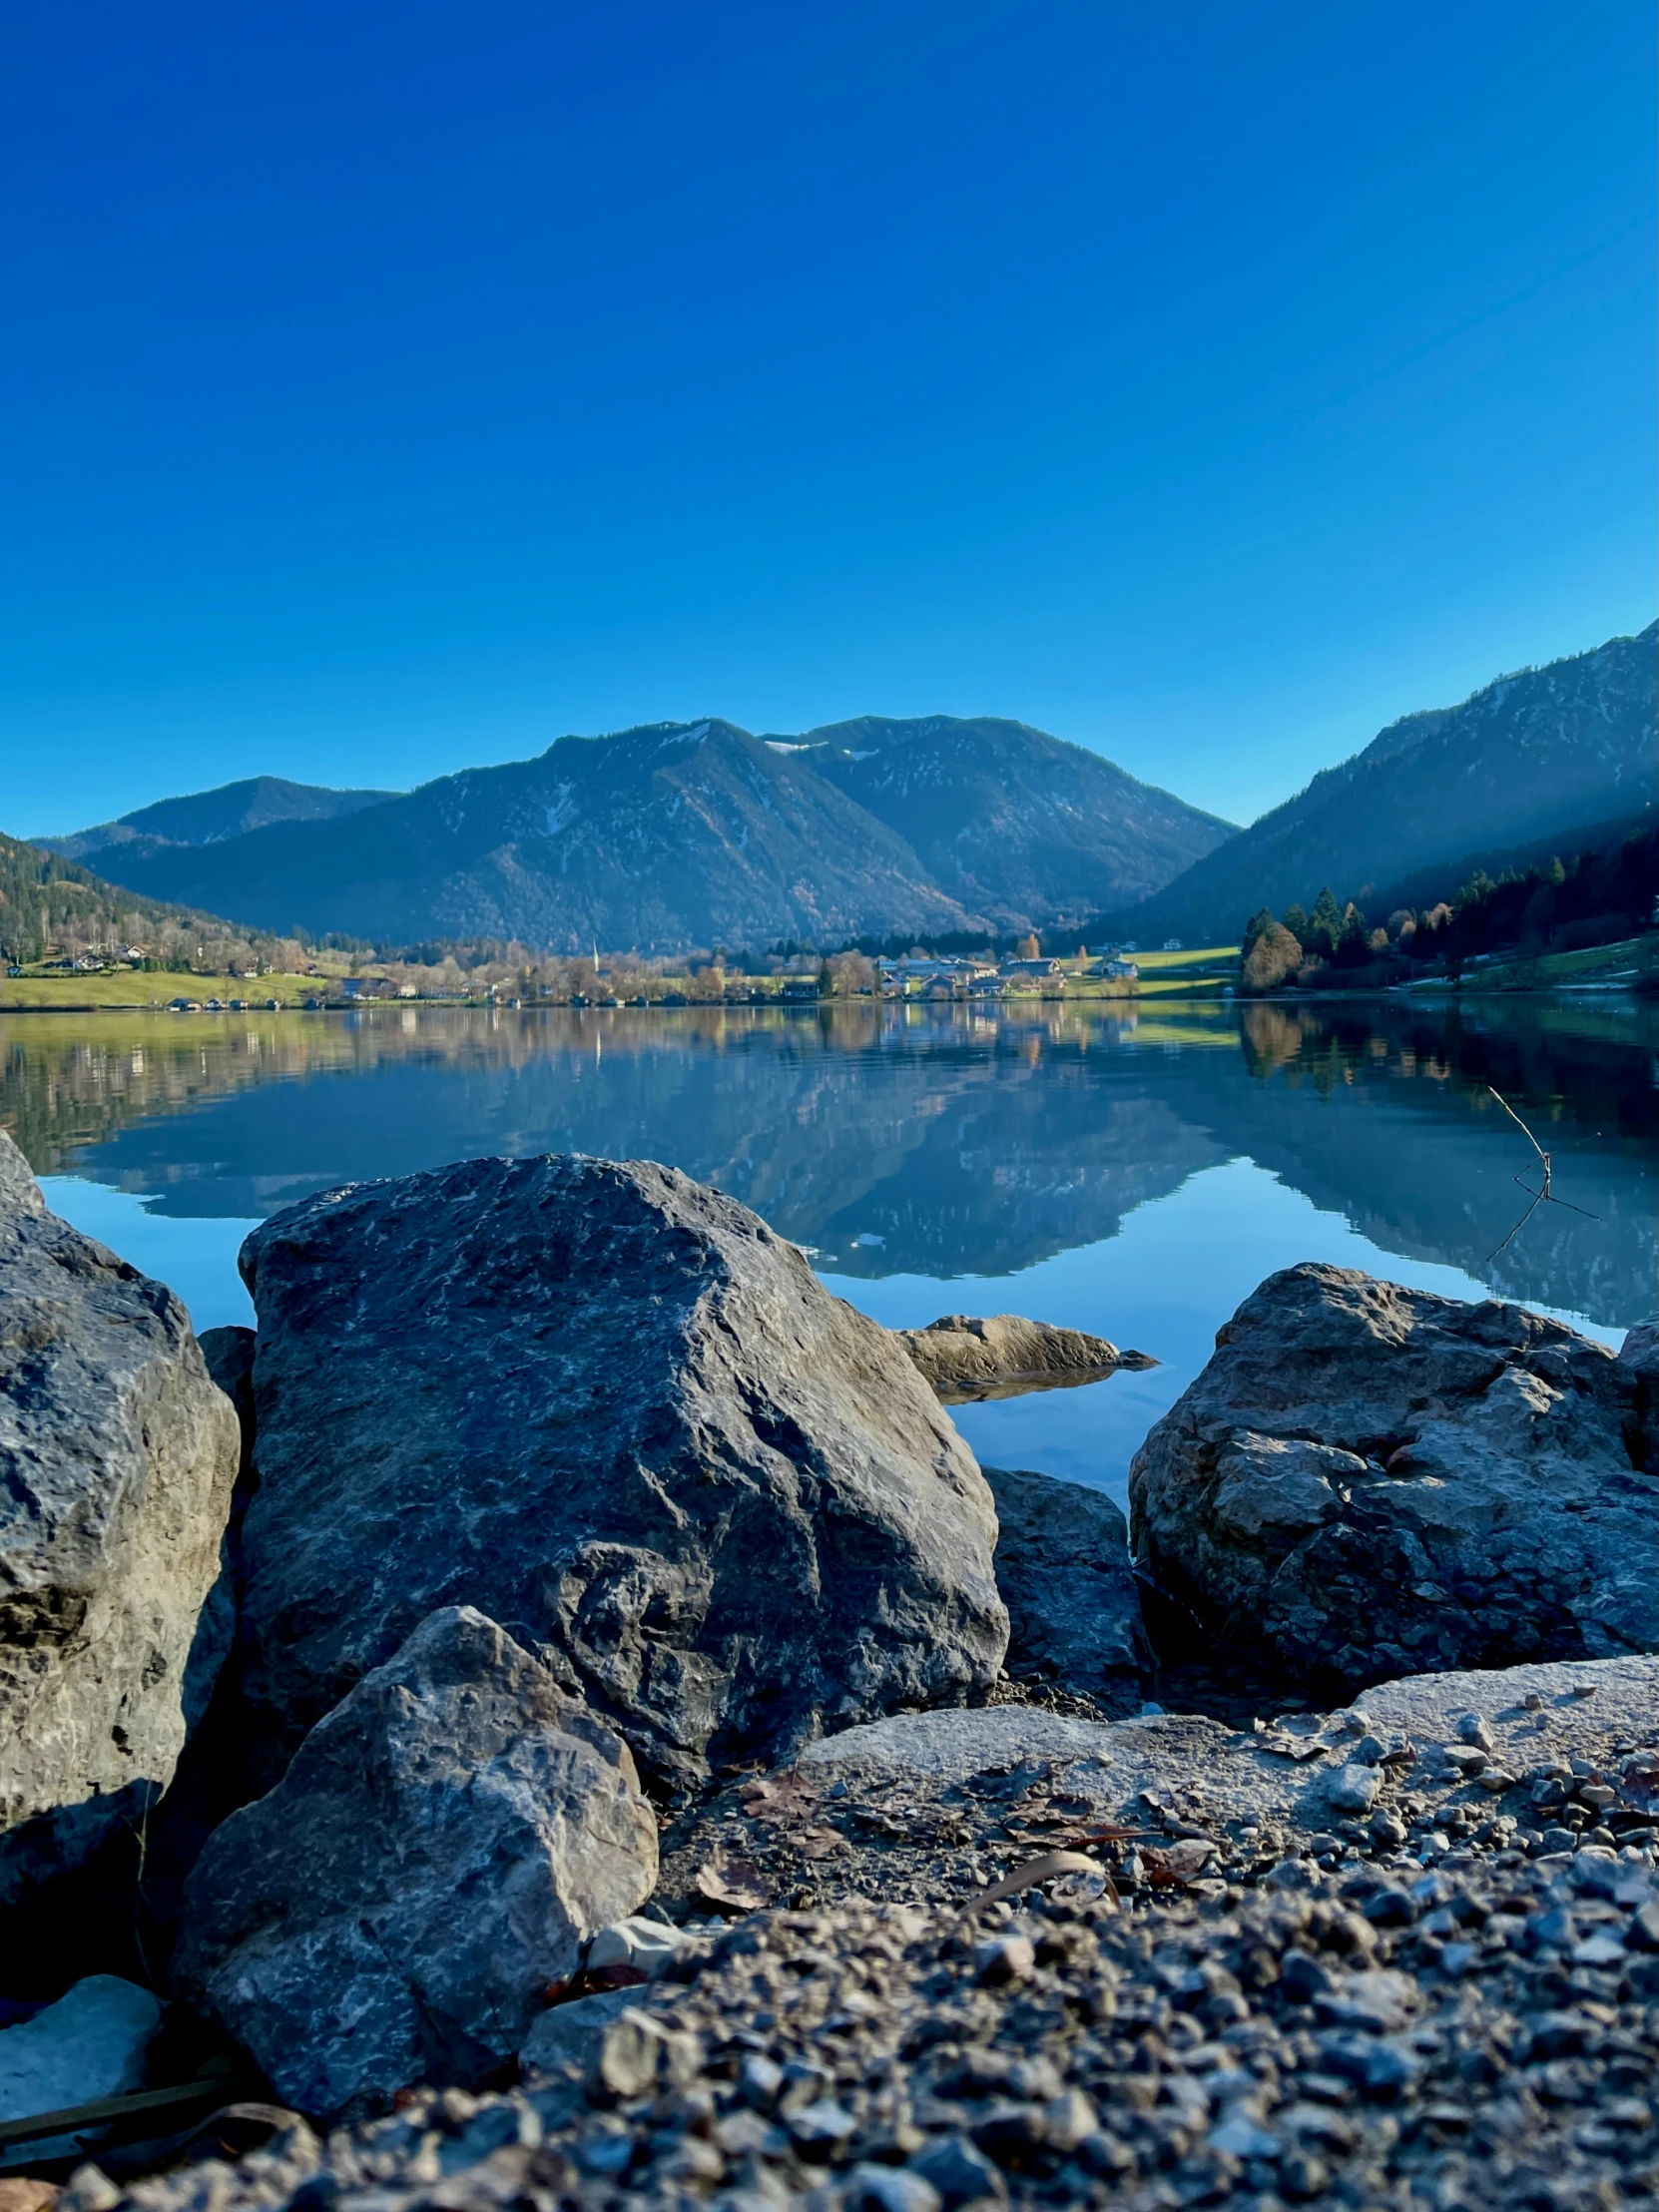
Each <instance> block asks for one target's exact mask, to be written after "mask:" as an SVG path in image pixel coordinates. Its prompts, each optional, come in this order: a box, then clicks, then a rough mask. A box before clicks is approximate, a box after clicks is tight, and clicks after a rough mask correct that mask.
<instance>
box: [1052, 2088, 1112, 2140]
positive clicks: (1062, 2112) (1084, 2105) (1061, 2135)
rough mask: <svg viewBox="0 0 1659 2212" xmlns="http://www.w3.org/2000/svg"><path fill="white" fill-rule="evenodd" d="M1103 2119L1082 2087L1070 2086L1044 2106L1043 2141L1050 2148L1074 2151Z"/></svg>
mask: <svg viewBox="0 0 1659 2212" xmlns="http://www.w3.org/2000/svg"><path fill="white" fill-rule="evenodd" d="M1098 2126H1099V2122H1098V2121H1097V2119H1096V2118H1095V2110H1094V2106H1093V2105H1092V2104H1091V2103H1090V2102H1089V2100H1088V2098H1087V2097H1086V2096H1085V2095H1084V2094H1083V2092H1082V2090H1081V2089H1066V2090H1063V2091H1062V2092H1061V2094H1060V2095H1059V2096H1057V2097H1051V2098H1050V2099H1049V2101H1048V2103H1047V2104H1045V2105H1044V2106H1043V2141H1044V2142H1045V2143H1046V2144H1047V2145H1048V2147H1049V2149H1050V2150H1058V2151H1074V2150H1076V2148H1077V2146H1078V2145H1079V2144H1080V2143H1081V2142H1083V2141H1084V2140H1085V2138H1086V2137H1088V2136H1090V2135H1092V2134H1093V2133H1094V2132H1095V2130H1096V2128H1097V2127H1098Z"/></svg>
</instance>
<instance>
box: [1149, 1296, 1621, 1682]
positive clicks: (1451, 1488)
mask: <svg viewBox="0 0 1659 2212" xmlns="http://www.w3.org/2000/svg"><path fill="white" fill-rule="evenodd" d="M1645 1461H1646V1451H1645V1448H1644V1446H1643V1443H1642V1436H1641V1425H1640V1410H1639V1406H1638V1399H1637V1375H1636V1370H1635V1367H1634V1364H1633V1363H1628V1362H1623V1361H1619V1360H1615V1359H1614V1358H1613V1356H1612V1355H1611V1354H1610V1353H1609V1352H1607V1351H1606V1350H1605V1349H1604V1348H1603V1347H1602V1346H1600V1345H1598V1344H1594V1343H1592V1342H1591V1341H1590V1340H1589V1339H1588V1338H1585V1337H1581V1336H1578V1335H1577V1334H1576V1333H1575V1332H1574V1331H1572V1330H1570V1329H1566V1328H1563V1327H1562V1326H1561V1325H1560V1324H1559V1323H1558V1322H1552V1321H1546V1320H1545V1319H1544V1318H1543V1317H1542V1316H1541V1315H1538V1314H1533V1313H1529V1312H1528V1311H1526V1309H1524V1308H1522V1307H1519V1306H1509V1305H1502V1304H1498V1303H1496V1302H1488V1303H1485V1304H1482V1305H1475V1306H1465V1305H1460V1304H1458V1303H1457V1302H1456V1301H1455V1300H1452V1299H1446V1298H1436V1297H1434V1296H1432V1295H1431V1294H1430V1293H1428V1292H1425V1291H1409V1290H1403V1289H1401V1288H1399V1287H1398V1286H1397V1285H1394V1284H1389V1283H1380V1282H1377V1281H1375V1280H1374V1279H1373V1278H1372V1277H1370V1276H1367V1275H1362V1274H1358V1273H1355V1272H1354V1271H1352V1270H1349V1269H1344V1268H1332V1267H1324V1266H1315V1265H1305V1266H1301V1267H1295V1268H1288V1269H1286V1270H1285V1271H1284V1272H1283V1273H1281V1274H1279V1275H1275V1276H1270V1277H1269V1279H1268V1280H1267V1282H1265V1283H1264V1284H1263V1285H1262V1286H1261V1288H1260V1289H1259V1290H1257V1291H1256V1292H1255V1293H1254V1294H1253V1295H1252V1296H1251V1297H1250V1298H1249V1299H1247V1300H1246V1301H1245V1303H1244V1305H1243V1306H1241V1307H1240V1308H1239V1311H1238V1312H1237V1313H1236V1314H1235V1315H1234V1317H1233V1319H1232V1321H1231V1322H1230V1323H1229V1324H1228V1325H1227V1327H1226V1328H1224V1329H1223V1330H1221V1331H1220V1332H1219V1334H1218V1336H1217V1338H1216V1354H1215V1357H1214V1358H1213V1359H1212V1360H1211V1362H1210V1364H1209V1366H1208V1367H1207V1368H1206V1369H1205V1370H1204V1373H1203V1374H1202V1375H1201V1376H1200V1377H1199V1379H1198V1381H1197V1382H1196V1383H1193V1385H1192V1386H1191V1388H1190V1389H1188V1390H1187V1391H1186V1392H1185V1394H1184V1395H1183V1396H1182V1397H1181V1398H1180V1399H1179V1400H1178V1401H1177V1403H1176V1404H1175V1405H1174V1406H1173V1407H1172V1408H1171V1410H1170V1411H1169V1412H1168V1413H1167V1414H1166V1415H1165V1416H1164V1418H1163V1419H1162V1420H1161V1421H1160V1422H1159V1423H1158V1424H1157V1426H1156V1427H1155V1428H1154V1429H1153V1430H1152V1432H1151V1434H1150V1435H1149V1436H1148V1437H1147V1439H1146V1442H1145V1443H1144V1444H1143V1445H1142V1446H1141V1448H1140V1450H1139V1451H1138V1452H1137V1453H1136V1455H1135V1459H1134V1463H1133V1465H1132V1467H1131V1469H1130V1484H1129V1487H1130V1502H1131V1515H1132V1527H1133V1531H1134V1541H1135V1549H1136V1555H1137V1559H1138V1561H1139V1563H1140V1564H1141V1566H1142V1568H1143V1569H1144V1570H1145V1571H1146V1572H1147V1573H1148V1574H1149V1575H1150V1576H1151V1578H1152V1579H1153V1580H1154V1581H1155V1582H1157V1583H1159V1584H1160V1585H1161V1586H1163V1587H1164V1588H1166V1589H1169V1590H1171V1591H1173V1592H1175V1593H1176V1594H1177V1595H1178V1596H1179V1597H1181V1598H1182V1599H1183V1600H1184V1601H1185V1602H1187V1603H1188V1604H1190V1605H1191V1606H1192V1607H1193V1608H1194V1610H1195V1611H1196V1612H1197V1613H1198V1614H1199V1615H1200V1617H1201V1618H1204V1619H1207V1620H1208V1621H1210V1622H1211V1623H1213V1624H1214V1625H1215V1626H1216V1627H1217V1628H1219V1629H1220V1630H1222V1631H1224V1632H1225V1633H1227V1634H1229V1635H1231V1636H1233V1637H1236V1638H1238V1639H1239V1640H1240V1641H1243V1642H1246V1643H1249V1644H1253V1645H1255V1646H1256V1647H1257V1648H1258V1649H1261V1650H1264V1651H1266V1652H1268V1653H1270V1654H1272V1655H1273V1656H1274V1658H1275V1659H1277V1660H1278V1661H1279V1662H1281V1663H1283V1664H1285V1665H1288V1666H1290V1667H1292V1668H1295V1669H1298V1670H1300V1671H1302V1672H1303V1673H1304V1674H1306V1675H1308V1676H1310V1677H1312V1678H1313V1679H1315V1680H1316V1681H1320V1680H1323V1681H1326V1682H1329V1683H1331V1684H1332V1685H1333V1686H1336V1685H1344V1686H1348V1687H1353V1686H1356V1685H1358V1684H1361V1683H1364V1682H1368V1681H1376V1680H1378V1679H1379V1678H1381V1677H1383V1676H1387V1675H1397V1674H1400V1673H1404V1672H1415V1671H1422V1670H1424V1669H1427V1668H1430V1667H1432V1668H1444V1667H1499V1666H1505V1665H1509V1664H1512V1663H1514V1662H1517V1661H1522V1660H1527V1659H1555V1658H1562V1659H1565V1658H1579V1657H1586V1658H1602V1657H1610V1656H1613V1655H1615V1654H1617V1653H1620V1652H1639V1651H1652V1650H1654V1649H1656V1648H1659V1470H1650V1469H1647V1468H1646V1465H1645Z"/></svg>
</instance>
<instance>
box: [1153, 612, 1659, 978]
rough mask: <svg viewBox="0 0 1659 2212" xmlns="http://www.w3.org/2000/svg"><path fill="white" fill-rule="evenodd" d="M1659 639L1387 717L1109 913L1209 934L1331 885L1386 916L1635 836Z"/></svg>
mask: <svg viewBox="0 0 1659 2212" xmlns="http://www.w3.org/2000/svg"><path fill="white" fill-rule="evenodd" d="M1656 649H1659V623H1653V624H1649V626H1648V628H1647V629H1645V630H1644V631H1642V633H1641V634H1640V636H1638V637H1630V638H1614V639H1611V640H1610V641H1609V642H1608V643H1607V644H1606V645H1603V646H1599V647H1597V648H1596V650H1595V651H1593V652H1590V653H1580V654H1577V655H1575V656H1574V657H1573V658H1571V659H1570V660H1562V661H1554V662H1552V663H1551V664H1550V665H1549V666H1548V667H1547V668H1532V669H1524V670H1522V671H1521V672H1520V673H1519V674H1518V675H1514V676H1501V677H1499V678H1498V679H1497V681H1496V682H1495V683H1492V684H1488V685H1486V686H1485V688H1484V689H1483V690H1481V691H1477V692H1476V693H1475V694H1474V695H1473V697H1472V698H1469V699H1466V700H1464V702H1463V703H1462V705H1461V706H1459V707H1446V708H1436V709H1433V710H1431V711H1430V712H1428V713H1424V714H1414V715H1407V716H1405V717H1404V718H1403V720H1401V721H1399V722H1395V723H1390V724H1389V726H1388V728H1387V729H1386V730H1384V731H1383V732H1382V734H1381V735H1380V736H1378V737H1376V738H1374V739H1373V740H1372V742H1371V744H1370V745H1368V746H1367V747H1366V749H1365V751H1364V752H1362V753H1357V754H1356V755H1355V756H1354V758H1353V759H1352V760H1349V761H1345V762H1343V763H1342V765H1341V766H1340V767H1338V768H1332V769H1326V770H1325V771H1323V772H1322V774H1320V775H1318V776H1316V777H1315V778H1314V780H1313V782H1312V783H1311V784H1309V785H1308V787H1307V788H1306V790H1304V791H1301V792H1298V794H1297V795H1296V797H1295V798H1294V799H1288V800H1287V801H1286V802H1285V804H1284V805H1283V806H1282V807H1275V808H1274V809H1273V810H1272V812H1271V813H1269V814H1265V815H1263V816H1262V817H1261V818H1260V819H1259V820H1258V821H1256V822H1254V823H1252V824H1251V826H1250V828H1249V829H1248V830H1243V831H1242V832H1241V833H1240V834H1239V835H1238V836H1236V837H1231V838H1229V839H1228V841H1227V843H1226V844H1224V845H1222V846H1221V847H1220V848H1219V849H1217V850H1216V851H1213V852H1209V853H1206V854H1205V855H1204V856H1203V857H1202V858H1201V859H1199V860H1197V861H1196V862H1195V863H1194V864H1193V866H1191V867H1190V868H1188V869H1187V870H1186V871H1185V873H1183V874H1181V875H1179V876H1177V877H1176V878H1175V879H1174V881H1172V882H1171V883H1169V884H1167V885H1165V886H1164V887H1163V888H1162V889H1161V890H1159V891H1158V892H1156V893H1155V894H1154V895H1153V896H1152V897H1150V898H1148V899H1145V900H1143V901H1142V902H1141V903H1140V904H1138V905H1137V906H1135V907H1134V908H1133V909H1132V910H1130V911H1128V912H1126V913H1124V914H1122V915H1119V916H1116V917H1114V920H1115V921H1116V922H1118V923H1120V924H1121V927H1122V933H1123V934H1125V935H1136V936H1138V937H1139V939H1140V940H1141V941H1142V942H1146V941H1148V940H1156V939H1158V938H1160V937H1162V936H1164V935H1165V934H1166V933H1171V932H1173V933H1175V934H1177V935H1180V936H1183V937H1186V938H1187V939H1188V940H1189V941H1192V940H1200V941H1204V942H1214V941H1219V940H1220V939H1222V938H1233V937H1237V936H1238V934H1239V932H1240V931H1241V929H1242V928H1243V926H1244V923H1245V921H1246V920H1247V918H1248V917H1249V916H1250V915H1251V914H1252V913H1253V912H1254V911H1255V910H1256V909H1257V908H1258V907H1260V906H1271V907H1272V908H1273V909H1274V911H1275V912H1276V913H1283V912H1284V910H1285V908H1286V907H1287V906H1289V905H1291V904H1292V903H1293V902H1300V903H1301V904H1303V905H1304V906H1308V907H1311V906H1312V905H1313V903H1314V900H1315V898H1316V897H1317V896H1318V894H1319V891H1320V889H1321V886H1322V885H1324V884H1329V885H1330V886H1331V888H1332V889H1333V890H1334V891H1335V892H1336V893H1337V894H1338V896H1339V897H1341V898H1343V899H1349V898H1352V899H1354V900H1355V901H1356V902H1357V903H1358V904H1359V905H1360V906H1361V907H1362V908H1364V909H1365V910H1366V911H1367V912H1368V913H1369V914H1370V915H1371V916H1372V918H1373V919H1374V920H1378V919H1381V918H1382V917H1383V915H1384V914H1386V913H1387V911H1388V910H1389V909H1390V907H1392V906H1395V905H1413V906H1418V905H1427V904H1431V903H1432V902H1433V900H1434V899H1436V898H1442V897H1449V896H1450V894H1451V893H1452V892H1453V891H1454V890H1455V889H1456V888H1457V885H1458V884H1459V883H1460V882H1461V881H1463V880H1464V879H1465V877H1466V876H1467V875H1468V874H1470V873H1472V872H1473V869H1474V868H1475V867H1476V866H1477V865H1481V864H1484V865H1486V866H1487V867H1488V869H1489V870H1490V871H1492V872H1494V873H1495V872H1496V870H1497V868H1498V867H1499V866H1501V865H1503V864H1508V863H1510V862H1519V863H1521V864H1523V865H1524V863H1525V862H1526V861H1527V860H1531V859H1536V858H1544V859H1547V858H1548V857H1549V855H1550V854H1551V853H1560V854H1563V855H1568V854H1570V853H1572V852H1573V851H1575V850H1577V849H1578V848H1580V847H1582V846H1590V845H1596V844H1604V843H1611V842H1613V841H1615V840H1616V839H1617V838H1619V837H1622V836H1628V835H1629V834H1630V833H1631V831H1632V830H1635V829H1638V828H1640V827H1642V826H1643V825H1644V824H1649V823H1651V822H1652V821H1653V819H1654V813H1655V797H1656V791H1655V786H1656V783H1659V719H1656V708H1659V664H1656Z"/></svg>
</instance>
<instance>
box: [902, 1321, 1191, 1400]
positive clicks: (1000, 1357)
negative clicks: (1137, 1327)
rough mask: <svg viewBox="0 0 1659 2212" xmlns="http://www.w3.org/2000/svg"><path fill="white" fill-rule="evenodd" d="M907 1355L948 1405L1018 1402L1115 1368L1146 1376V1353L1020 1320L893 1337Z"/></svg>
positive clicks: (949, 1325) (943, 1326) (937, 1324)
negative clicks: (986, 1399)
mask: <svg viewBox="0 0 1659 2212" xmlns="http://www.w3.org/2000/svg"><path fill="white" fill-rule="evenodd" d="M893 1335H894V1337H895V1338H896V1339H897V1341H898V1343H899V1344H901V1345H902V1346H903V1348H904V1351H905V1353H906V1355H907V1356H908V1358H909V1360H910V1361H911V1363H912V1364H913V1366H914V1367H915V1369H916V1372H917V1373H918V1374H919V1375H921V1376H922V1377H924V1378H925V1380H926V1381H927V1383H929V1384H930V1385H931V1387H932V1388H933V1389H934V1390H936V1391H937V1393H938V1394H939V1396H940V1397H942V1398H943V1399H944V1400H945V1402H946V1403H947V1404H949V1403H950V1402H952V1401H953V1400H954V1401H958V1402H960V1401H965V1400H967V1399H970V1398H984V1397H1016V1396H1018V1395H1019V1394H1020V1393H1021V1392H1023V1391H1026V1390H1040V1389H1053V1388H1056V1387H1063V1386H1065V1385H1067V1384H1071V1383H1096V1382H1098V1381H1099V1380H1100V1378H1101V1377H1102V1376H1106V1375H1110V1374H1112V1373H1113V1372H1114V1371H1115V1370H1116V1369H1118V1368H1150V1367H1155V1366H1156V1365H1157V1362H1156V1361H1154V1360H1149V1359H1148V1358H1147V1356H1146V1354H1145V1353H1144V1352H1120V1351H1119V1350H1118V1348H1117V1346H1116V1345H1115V1344H1112V1343H1111V1342H1110V1341H1109V1340H1108V1339H1107V1338H1105V1337H1091V1336H1090V1335H1089V1334H1088V1333H1087V1331H1085V1330H1082V1329H1058V1328H1056V1327H1055V1326H1054V1324H1053V1323H1052V1322H1046V1321H1027V1320H1026V1319H1025V1318H1024V1316H1023V1315H1020V1314H992V1315H990V1316H989V1317H988V1318H987V1319H985V1320H981V1319H980V1318H979V1317H978V1316H977V1315H973V1314H941V1315H940V1317H939V1319H938V1320H937V1321H932V1322H929V1323H928V1324H927V1327H926V1328H925V1329H895V1330H894V1331H893Z"/></svg>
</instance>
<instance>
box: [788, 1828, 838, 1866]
mask: <svg viewBox="0 0 1659 2212" xmlns="http://www.w3.org/2000/svg"><path fill="white" fill-rule="evenodd" d="M796 1849H797V1851H799V1852H800V1853H801V1855H802V1857H803V1858H805V1859H829V1858H831V1857H832V1856H833V1855H834V1854H835V1853H836V1852H837V1851H844V1850H845V1849H846V1839H845V1838H844V1837H843V1836H840V1835H837V1834H836V1832H835V1830H834V1829H832V1828H810V1829H808V1831H807V1833H806V1834H805V1835H804V1836H801V1837H798V1838H797V1840H796Z"/></svg>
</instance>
